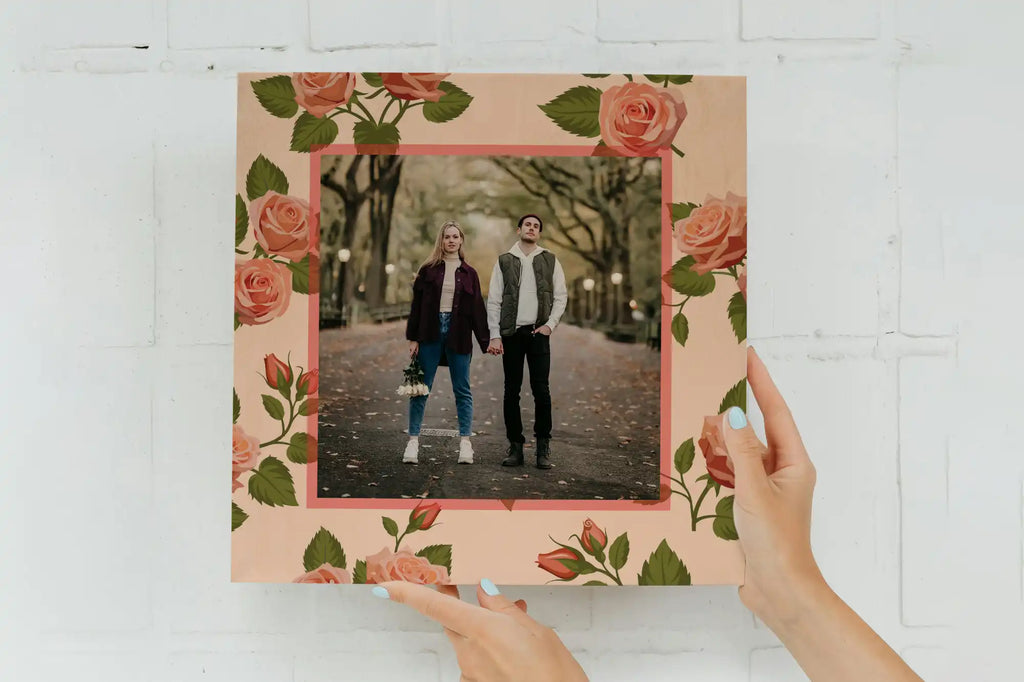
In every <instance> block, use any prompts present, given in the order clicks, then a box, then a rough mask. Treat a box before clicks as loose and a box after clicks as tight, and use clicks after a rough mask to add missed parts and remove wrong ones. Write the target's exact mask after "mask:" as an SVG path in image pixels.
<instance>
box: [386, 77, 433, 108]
mask: <svg viewBox="0 0 1024 682" xmlns="http://www.w3.org/2000/svg"><path fill="white" fill-rule="evenodd" d="M450 75H451V74H450V73H382V74H381V75H380V77H381V80H383V81H384V87H385V88H387V90H388V92H390V93H391V94H392V95H394V96H395V97H397V98H398V99H425V100H427V101H428V102H436V101H437V100H439V99H441V97H442V96H443V95H444V91H443V90H440V89H438V86H439V85H440V84H441V81H443V80H444V79H445V78H447V77H448V76H450Z"/></svg>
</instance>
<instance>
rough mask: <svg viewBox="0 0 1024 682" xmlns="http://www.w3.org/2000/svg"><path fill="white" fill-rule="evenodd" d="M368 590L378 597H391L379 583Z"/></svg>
mask: <svg viewBox="0 0 1024 682" xmlns="http://www.w3.org/2000/svg"><path fill="white" fill-rule="evenodd" d="M370 592H372V593H373V596H374V597H379V598H381V599H391V595H390V594H388V591H387V589H385V588H383V587H381V586H380V585H375V586H374V587H373V589H372V590H370Z"/></svg>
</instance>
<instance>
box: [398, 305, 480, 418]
mask: <svg viewBox="0 0 1024 682" xmlns="http://www.w3.org/2000/svg"><path fill="white" fill-rule="evenodd" d="M439 321H440V323H441V335H440V337H439V338H438V339H437V340H436V341H434V342H433V343H421V344H420V350H419V358H420V365H422V366H423V382H424V383H425V384H426V385H427V388H430V389H431V390H433V388H434V375H435V374H437V366H438V364H439V363H440V362H441V353H445V354H446V355H447V356H448V373H449V374H450V375H451V377H452V389H453V391H454V392H455V411H456V413H458V415H459V435H460V436H469V435H471V434H472V433H473V393H472V391H471V390H470V388H469V363H470V361H471V360H472V357H473V354H472V353H466V354H464V355H463V354H460V353H453V352H452V351H451V350H449V349H447V348H445V343H446V342H447V341H448V330H449V328H450V327H451V321H452V314H451V313H439ZM428 397H429V396H425V395H417V396H413V397H412V398H409V435H410V436H418V435H420V427H421V426H422V425H423V411H424V410H425V409H426V407H427V398H428Z"/></svg>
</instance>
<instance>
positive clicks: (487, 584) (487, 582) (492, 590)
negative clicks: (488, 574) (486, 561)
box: [480, 578, 501, 597]
mask: <svg viewBox="0 0 1024 682" xmlns="http://www.w3.org/2000/svg"><path fill="white" fill-rule="evenodd" d="M480 587H482V588H484V592H486V593H487V594H489V595H490V596H492V597H497V596H498V595H499V594H501V592H499V591H498V587H497V586H496V585H495V584H494V583H493V582H491V579H490V578H484V579H483V580H481V581H480Z"/></svg>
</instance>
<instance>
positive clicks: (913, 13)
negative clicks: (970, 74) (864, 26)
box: [894, 0, 1024, 66]
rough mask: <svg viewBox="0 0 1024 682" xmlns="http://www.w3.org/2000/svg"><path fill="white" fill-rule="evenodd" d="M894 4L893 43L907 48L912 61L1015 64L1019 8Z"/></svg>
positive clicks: (1005, 1)
mask: <svg viewBox="0 0 1024 682" xmlns="http://www.w3.org/2000/svg"><path fill="white" fill-rule="evenodd" d="M894 4H895V19H896V26H895V30H896V38H897V39H899V41H900V42H901V43H903V44H906V45H907V46H908V47H910V49H911V58H912V59H915V60H916V59H919V58H920V59H922V60H927V61H936V60H937V61H940V62H943V63H945V64H948V65H954V64H964V63H967V62H973V63H986V64H991V65H993V66H998V65H1003V64H1009V63H1013V62H1014V61H1017V60H1019V57H1020V52H1021V50H1020V42H1019V37H1020V34H1019V31H1018V27H1019V26H1020V23H1021V21H1022V20H1024V8H1022V7H1021V5H1020V3H1017V2H1014V1H1013V0H988V1H987V2H981V3H964V2H959V1H958V0H899V2H897V3H894Z"/></svg>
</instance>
